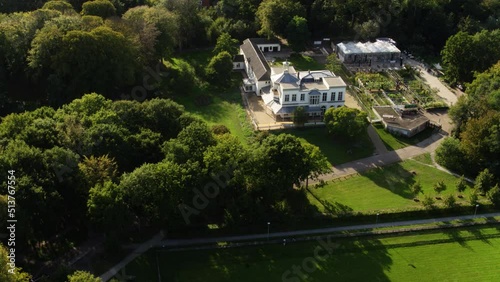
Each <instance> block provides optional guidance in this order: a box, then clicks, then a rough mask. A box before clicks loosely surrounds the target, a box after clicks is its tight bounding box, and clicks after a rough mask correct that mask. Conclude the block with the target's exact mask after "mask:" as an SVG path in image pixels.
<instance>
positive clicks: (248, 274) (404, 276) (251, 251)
mask: <svg viewBox="0 0 500 282" xmlns="http://www.w3.org/2000/svg"><path fill="white" fill-rule="evenodd" d="M334 243H335V244H336V246H335V248H334V249H333V250H332V253H331V254H330V255H326V254H327V253H326V252H325V251H324V250H321V251H320V252H319V254H320V255H321V256H325V255H326V257H324V258H325V259H324V260H320V259H318V258H317V257H315V249H316V248H321V244H320V243H319V242H317V241H311V242H300V243H293V244H290V243H288V244H287V245H285V246H284V245H283V244H278V245H265V246H258V247H238V248H228V249H209V250H192V251H162V250H160V251H156V250H152V251H150V252H148V253H147V254H145V255H143V256H141V257H139V258H138V259H136V260H135V261H134V262H132V263H131V264H130V265H128V266H127V267H126V274H127V275H132V276H135V277H136V280H137V281H143V282H149V281H158V271H157V269H159V270H160V276H161V278H162V280H165V281H176V282H184V281H190V282H196V281H200V282H201V281H203V282H210V281H241V282H246V281H252V282H254V281H496V280H495V279H496V278H498V277H499V276H500V268H499V267H498V261H499V259H500V252H498V248H500V238H499V229H498V228H494V227H473V228H462V229H453V230H447V231H444V232H442V231H432V232H425V233H420V234H415V235H403V236H401V235H400V236H397V237H380V238H376V237H372V238H361V239H359V238H347V239H335V241H334ZM157 262H158V264H157ZM294 266H295V269H299V270H301V273H302V274H306V275H307V276H303V275H302V276H301V275H299V274H298V272H294ZM306 269H308V270H309V271H306ZM287 271H288V272H287ZM283 277H285V278H287V279H289V280H284V279H283ZM293 278H296V279H297V280H293Z"/></svg>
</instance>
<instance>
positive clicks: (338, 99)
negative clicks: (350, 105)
mask: <svg viewBox="0 0 500 282" xmlns="http://www.w3.org/2000/svg"><path fill="white" fill-rule="evenodd" d="M343 94H344V92H339V97H338V98H337V101H342V99H343V98H344V97H342V96H344V95H343Z"/></svg>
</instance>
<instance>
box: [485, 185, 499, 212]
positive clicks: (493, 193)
mask: <svg viewBox="0 0 500 282" xmlns="http://www.w3.org/2000/svg"><path fill="white" fill-rule="evenodd" d="M487 196H488V199H489V200H490V201H491V202H492V203H493V204H494V205H495V206H496V207H500V187H499V186H498V184H497V185H495V187H493V188H491V190H490V191H488V193H487Z"/></svg>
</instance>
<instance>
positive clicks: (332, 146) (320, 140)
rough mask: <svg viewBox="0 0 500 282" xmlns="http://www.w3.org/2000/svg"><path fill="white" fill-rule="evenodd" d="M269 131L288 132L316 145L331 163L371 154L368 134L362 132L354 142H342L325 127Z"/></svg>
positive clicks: (371, 147)
mask: <svg viewBox="0 0 500 282" xmlns="http://www.w3.org/2000/svg"><path fill="white" fill-rule="evenodd" d="M271 133H273V134H281V133H288V134H291V135H294V136H297V137H299V138H302V139H304V140H306V141H307V142H309V143H311V144H313V145H316V146H318V147H319V148H320V149H321V152H322V153H323V154H324V155H325V156H326V157H327V158H328V161H329V162H330V163H331V164H332V165H337V164H342V163H346V162H349V161H353V160H357V159H361V158H365V157H369V156H371V155H372V154H373V145H372V143H371V141H370V139H369V137H368V134H363V136H360V137H359V138H358V139H357V141H356V142H344V141H340V140H338V139H335V138H332V137H331V136H329V135H328V134H327V133H326V128H325V127H315V128H303V129H287V130H278V131H271Z"/></svg>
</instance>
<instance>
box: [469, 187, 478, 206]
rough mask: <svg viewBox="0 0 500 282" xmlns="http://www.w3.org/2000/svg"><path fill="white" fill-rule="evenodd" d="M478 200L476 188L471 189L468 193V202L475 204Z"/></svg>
mask: <svg viewBox="0 0 500 282" xmlns="http://www.w3.org/2000/svg"><path fill="white" fill-rule="evenodd" d="M478 200H479V195H478V193H477V190H474V191H472V193H471V194H470V195H469V203H470V204H471V205H477V203H478Z"/></svg>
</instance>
